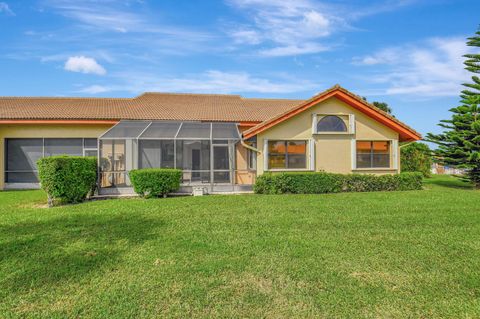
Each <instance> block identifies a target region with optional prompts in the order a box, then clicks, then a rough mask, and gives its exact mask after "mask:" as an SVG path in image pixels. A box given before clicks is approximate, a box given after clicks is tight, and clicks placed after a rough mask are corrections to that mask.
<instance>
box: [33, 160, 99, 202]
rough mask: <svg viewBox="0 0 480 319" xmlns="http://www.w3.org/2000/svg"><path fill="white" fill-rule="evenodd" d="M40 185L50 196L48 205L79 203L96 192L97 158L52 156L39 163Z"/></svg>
mask: <svg viewBox="0 0 480 319" xmlns="http://www.w3.org/2000/svg"><path fill="white" fill-rule="evenodd" d="M37 167H38V176H39V178H40V185H41V187H42V189H43V190H45V192H46V193H47V195H48V205H49V206H53V205H54V203H55V202H56V201H59V202H61V203H79V202H81V201H83V200H85V198H86V197H87V196H89V195H91V194H93V192H94V191H95V187H96V183H97V158H96V157H81V156H51V157H44V158H41V159H39V160H38V161H37Z"/></svg>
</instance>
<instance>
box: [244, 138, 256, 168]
mask: <svg viewBox="0 0 480 319" xmlns="http://www.w3.org/2000/svg"><path fill="white" fill-rule="evenodd" d="M245 144H247V145H248V146H251V147H253V148H257V137H256V136H254V137H252V138H250V139H248V140H246V141H245ZM247 168H248V170H251V171H256V170H257V152H255V151H253V150H251V149H248V148H247Z"/></svg>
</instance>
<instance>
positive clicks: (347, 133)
mask: <svg viewBox="0 0 480 319" xmlns="http://www.w3.org/2000/svg"><path fill="white" fill-rule="evenodd" d="M354 134H355V133H353V132H316V133H313V134H312V135H354Z"/></svg>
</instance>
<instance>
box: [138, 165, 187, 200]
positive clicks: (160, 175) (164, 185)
mask: <svg viewBox="0 0 480 319" xmlns="http://www.w3.org/2000/svg"><path fill="white" fill-rule="evenodd" d="M129 176H130V181H131V182H132V185H133V189H134V191H135V193H137V194H139V195H140V196H142V197H146V198H150V197H156V196H160V195H163V196H164V197H165V196H166V195H167V194H168V193H171V192H175V191H177V190H178V189H179V188H180V183H181V180H182V171H181V170H179V169H171V168H143V169H136V170H131V171H130V173H129Z"/></svg>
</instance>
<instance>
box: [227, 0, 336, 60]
mask: <svg viewBox="0 0 480 319" xmlns="http://www.w3.org/2000/svg"><path fill="white" fill-rule="evenodd" d="M229 3H230V4H231V5H232V6H234V7H236V8H238V9H240V10H242V11H245V12H246V14H247V16H248V17H249V19H250V20H251V24H250V25H248V26H245V25H244V26H240V27H238V28H237V29H234V30H233V31H231V32H230V36H231V37H232V38H233V39H234V41H235V42H236V43H245V44H253V45H257V44H260V43H263V44H266V45H267V46H268V47H267V48H263V49H261V50H260V51H259V53H260V55H263V56H288V55H301V54H312V53H318V52H322V51H325V50H326V49H327V48H328V47H329V46H326V45H323V44H321V43H320V42H319V41H320V40H321V39H322V38H325V37H327V36H329V35H330V34H331V33H332V31H333V30H334V29H336V28H337V27H338V26H339V25H341V24H343V20H342V19H341V18H340V17H337V16H335V15H334V14H332V13H331V12H329V10H327V8H326V7H325V6H321V5H319V4H318V3H313V2H311V1H309V0H297V1H280V0H232V1H230V2H229Z"/></svg>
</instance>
